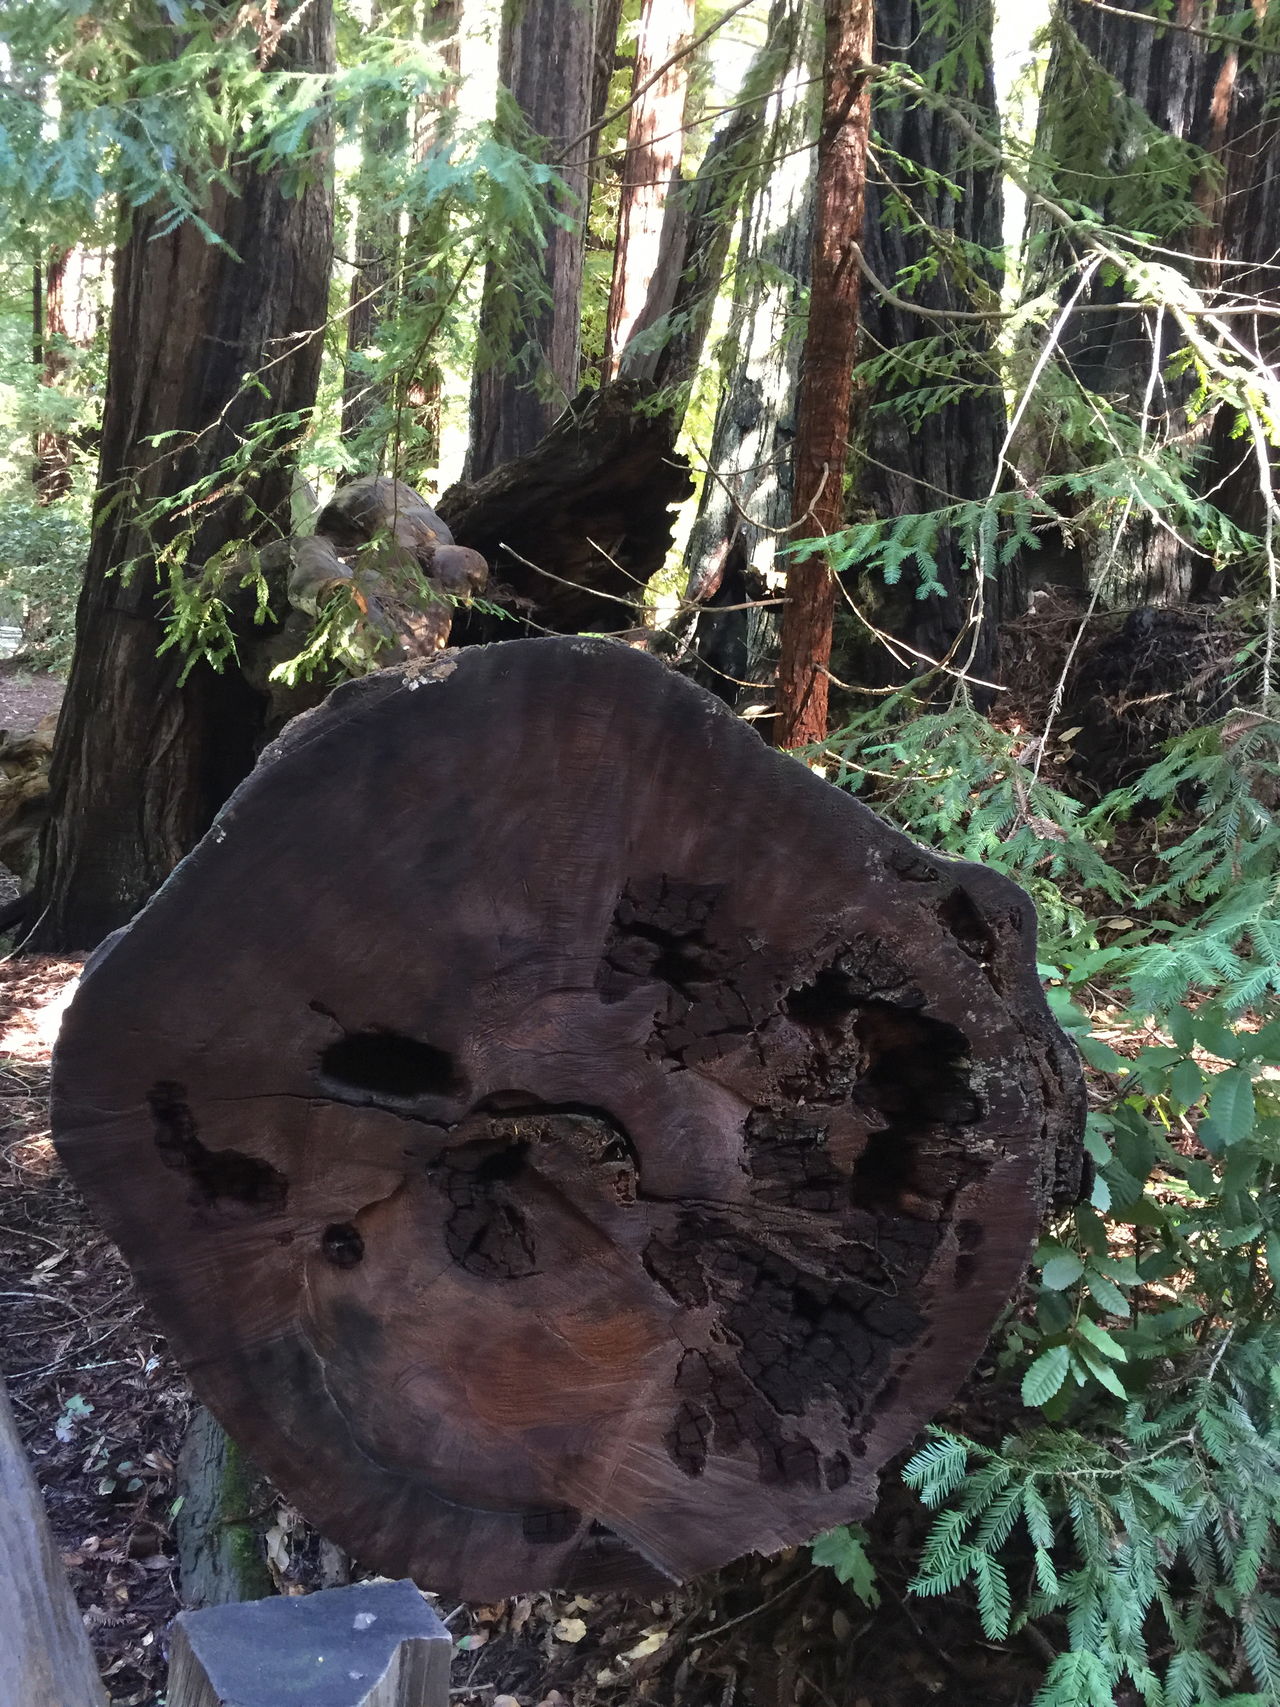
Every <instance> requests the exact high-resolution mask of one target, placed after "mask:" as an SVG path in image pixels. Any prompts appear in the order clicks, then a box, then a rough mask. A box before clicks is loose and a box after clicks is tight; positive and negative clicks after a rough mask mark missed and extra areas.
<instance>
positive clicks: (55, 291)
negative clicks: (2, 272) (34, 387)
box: [32, 249, 71, 504]
mask: <svg viewBox="0 0 1280 1707" xmlns="http://www.w3.org/2000/svg"><path fill="white" fill-rule="evenodd" d="M70 259H71V250H70V249H55V250H53V251H52V253H50V254H49V256H48V257H47V262H46V265H45V267H44V270H43V277H42V274H41V269H40V267H39V266H38V265H37V267H36V271H35V278H34V280H33V283H32V307H33V311H34V313H33V318H34V321H35V327H34V330H35V351H34V353H35V360H36V365H37V367H38V368H39V369H40V383H41V385H44V386H47V387H49V388H50V389H53V388H54V387H56V386H57V384H58V382H59V381H60V380H61V379H62V377H63V375H64V374H65V373H66V371H67V367H68V365H69V363H68V360H67V350H66V342H67V315H66V301H65V291H66V284H67V263H68V262H69V261H70ZM42 286H43V288H42ZM32 484H33V485H34V486H35V489H36V499H37V501H38V502H39V503H41V504H52V503H56V502H57V500H58V499H59V498H65V497H66V495H67V493H68V492H69V491H70V490H71V441H70V439H69V438H68V437H67V435H66V433H62V432H59V431H58V430H57V429H56V428H54V427H47V426H46V427H41V428H40V429H39V431H38V432H37V433H36V456H35V466H34V467H33V469H32Z"/></svg>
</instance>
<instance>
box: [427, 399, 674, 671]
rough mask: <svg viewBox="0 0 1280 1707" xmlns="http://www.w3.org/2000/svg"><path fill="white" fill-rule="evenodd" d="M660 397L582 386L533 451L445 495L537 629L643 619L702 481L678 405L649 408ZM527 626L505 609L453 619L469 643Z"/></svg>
mask: <svg viewBox="0 0 1280 1707" xmlns="http://www.w3.org/2000/svg"><path fill="white" fill-rule="evenodd" d="M652 396H653V387H652V386H651V385H646V384H642V383H640V382H639V381H633V380H619V381H616V382H615V383H614V384H613V385H608V386H605V387H604V389H603V390H601V391H584V392H583V393H582V394H581V396H580V397H578V398H576V399H575V401H574V403H573V404H572V406H571V407H570V408H569V409H567V410H566V411H565V412H564V414H563V415H562V416H561V418H560V419H559V420H558V421H557V422H556V424H555V426H554V427H553V428H552V429H551V431H550V432H549V433H548V434H547V436H546V438H544V439H543V440H542V441H541V443H540V444H538V445H537V446H536V447H535V449H534V450H532V451H531V452H530V453H529V455H528V456H522V457H520V458H518V459H517V460H516V461H515V462H509V463H506V464H505V465H504V466H503V467H501V468H498V469H495V470H494V472H493V473H492V474H490V475H487V476H486V477H485V479H483V480H475V481H470V482H468V481H461V482H459V483H458V484H457V485H455V486H451V487H450V488H449V490H448V491H447V492H446V493H445V494H444V496H443V497H442V498H441V499H440V514H441V516H442V517H443V518H444V520H445V521H446V522H447V523H448V525H449V527H450V528H451V529H452V531H453V536H454V538H455V539H456V540H457V542H458V544H459V545H465V546H470V547H471V548H472V549H473V550H475V551H478V552H479V553H480V554H481V556H482V557H484V558H485V560H486V561H487V562H488V563H490V564H491V565H492V566H493V572H494V575H495V576H496V577H497V579H498V580H499V581H500V582H501V583H502V586H503V588H504V589H505V592H506V595H507V596H508V598H509V601H510V602H512V603H513V604H514V607H515V608H516V609H517V610H520V611H523V612H525V613H526V614H528V615H529V616H530V617H531V618H532V620H533V622H534V625H535V627H542V628H550V629H553V630H555V631H556V632H557V633H560V634H577V633H580V632H581V631H582V630H584V629H586V630H590V631H592V632H595V633H601V632H607V631H612V630H615V629H625V628H628V627H633V626H634V625H635V624H636V623H637V622H638V621H639V613H640V610H641V609H642V607H643V600H644V588H645V583H646V582H647V581H648V579H649V577H650V576H651V575H653V574H654V573H655V572H656V571H657V570H659V569H660V568H661V567H662V565H663V562H664V560H665V558H666V555H667V550H668V548H669V547H670V544H671V528H672V514H671V511H672V508H673V507H674V506H675V505H676V504H679V503H682V502H683V500H684V499H685V498H687V497H688V496H689V493H690V492H691V491H692V489H693V488H692V483H691V481H690V479H689V471H688V464H687V463H686V462H685V460H684V458H683V456H679V455H677V453H676V451H675V449H674V445H675V436H676V425H675V421H674V418H673V415H672V413H671V411H670V410H667V409H663V410H658V411H656V412H655V411H654V410H653V409H651V408H646V407H645V405H646V404H647V403H648V402H649V400H650V398H651V397H652ZM522 558H523V559H524V560H525V561H523V562H522V561H521V559H522ZM531 564H532V565H536V567H532V568H531V567H530V565H531ZM544 571H548V572H544ZM566 582H567V583H570V584H569V585H565V583H566ZM602 593H603V594H605V595H607V596H606V597H603V598H602V597H600V594H602ZM493 596H495V597H497V598H501V597H502V596H503V595H502V592H500V591H496V592H495V594H494V595H493ZM618 599H626V600H631V601H634V608H633V609H627V608H626V607H624V606H623V605H620V604H618V603H616V602H614V601H616V600H618ZM517 633H519V630H518V629H517V628H516V626H515V624H514V623H513V622H509V621H503V620H502V619H501V618H493V617H482V616H476V615H469V616H466V617H460V619H459V620H457V621H456V622H455V625H454V639H455V640H462V641H466V642H474V641H475V640H491V639H492V640H502V639H507V638H508V637H514V636H515V635H516V634H517Z"/></svg>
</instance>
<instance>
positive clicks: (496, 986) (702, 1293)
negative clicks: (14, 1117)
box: [54, 639, 1082, 1598]
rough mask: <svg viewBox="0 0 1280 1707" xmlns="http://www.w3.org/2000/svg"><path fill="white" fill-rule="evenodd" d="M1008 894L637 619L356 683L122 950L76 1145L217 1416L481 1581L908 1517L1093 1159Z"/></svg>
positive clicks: (374, 1533)
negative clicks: (689, 666)
mask: <svg viewBox="0 0 1280 1707" xmlns="http://www.w3.org/2000/svg"><path fill="white" fill-rule="evenodd" d="M1033 947H1034V915H1033V910H1032V907H1031V903H1030V902H1029V901H1028V899H1027V897H1026V896H1025V895H1024V894H1023V893H1022V892H1021V890H1019V889H1018V888H1017V887H1016V886H1015V885H1013V884H1012V883H1010V882H1008V881H1007V880H1006V879H1004V878H1002V877H999V876H997V875H995V874H993V873H991V872H988V871H985V870H983V869H982V868H980V867H976V866H971V865H963V864H960V863H957V862H954V861H949V860H946V859H942V858H940V857H938V856H936V855H934V854H932V853H928V852H925V851H923V850H922V849H920V848H918V847H916V846H914V845H913V844H912V843H911V842H910V841H909V840H908V839H907V838H906V837H905V836H902V835H900V834H899V833H898V832H897V831H895V830H892V829H890V828H889V827H888V826H886V825H885V824H884V823H882V822H881V821H880V820H879V819H877V818H876V817H875V815H874V814H873V813H871V812H870V811H868V810H867V809H866V808H865V807H863V806H862V805H860V804H859V803H858V802H856V801H855V800H853V799H851V798H850V797H849V796H848V795H846V794H844V793H842V792H841V791H839V790H837V789H835V788H833V787H831V786H830V785H829V784H827V783H825V782H823V781H821V780H820V779H819V778H818V777H816V776H814V775H813V774H812V773H811V772H810V771H808V770H807V769H806V768H805V767H804V766H803V765H801V764H800V763H799V762H797V761H796V760H795V759H792V758H788V757H785V756H783V755H781V754H779V753H776V752H773V751H771V750H770V749H768V748H767V747H765V746H764V745H763V744H762V743H761V741H760V739H759V738H758V736H757V735H756V734H755V733H754V732H753V731H752V729H751V728H750V727H749V726H747V725H746V724H744V723H741V722H739V721H738V720H736V719H735V718H734V717H733V716H732V715H731V714H730V713H729V712H728V711H727V710H726V709H725V708H724V707H723V706H722V705H721V704H720V703H719V702H718V701H717V700H715V699H713V698H712V697H711V696H710V695H708V694H705V693H703V692H702V690H701V689H698V688H696V687H694V686H692V685H691V684H690V683H688V682H687V681H685V680H684V679H683V678H681V677H680V676H678V675H676V674H674V673H673V672H671V671H669V670H667V669H666V668H665V667H664V666H663V665H662V664H660V663H658V662H657V661H656V660H654V659H652V658H650V657H647V656H645V655H644V654H641V653H637V652H632V651H630V650H628V649H627V648H624V647H621V646H617V645H614V644H611V643H609V642H603V641H589V640H568V639H557V640H534V641H514V642H509V643H507V644H504V645H500V646H491V647H477V648H467V649H465V650H463V651H462V652H460V653H453V654H443V655H441V657H440V658H439V659H438V660H436V661H435V662H430V663H425V664H421V663H420V664H417V665H410V666H406V667H404V668H402V669H398V670H390V671H386V672H383V673H381V674H379V675H375V676H370V677H366V678H364V679H362V680H360V681H357V682H352V683H349V684H347V685H346V686H344V687H342V688H339V689H338V690H337V692H335V693H334V694H333V695H332V697H331V698H330V699H329V700H328V701H327V702H326V704H325V705H324V706H322V707H321V708H320V709H319V710H317V711H314V712H311V713H309V714H308V715H307V716H305V717H301V718H299V719H297V720H296V721H295V722H294V723H293V724H291V725H290V726H289V728H288V729H287V730H286V732H285V734H284V735H283V736H282V737H281V739H280V740H279V741H278V742H276V743H275V745H274V746H272V747H270V748H269V749H268V750H267V752H266V753H265V754H264V756H263V759H262V761H261V763H260V764H259V767H258V769H257V770H256V771H255V772H254V774H253V775H252V776H251V777H250V779H249V780H248V781H247V782H246V783H245V784H244V785H243V786H242V787H241V789H240V790H239V791H238V792H237V793H236V794H235V795H234V796H233V798H232V799H231V801H230V802H229V803H228V805H227V807H226V809H225V810H224V812H223V814H222V816H221V817H220V818H219V820H218V822H217V823H216V824H215V826H214V828H213V829H212V830H211V832H210V833H209V835H208V836H207V837H206V839H205V840H204V841H203V842H202V843H201V845H200V846H199V848H197V850H196V851H195V853H193V854H192V855H191V856H190V857H189V858H188V859H187V860H186V861H185V862H184V863H183V864H182V866H180V867H179V869H178V870H177V871H176V872H175V874H174V875H173V877H172V878H171V879H170V881H169V882H168V883H167V884H166V885H165V886H164V888H163V889H162V890H161V891H160V893H159V894H158V895H157V896H156V897H155V899H154V900H153V901H152V902H151V903H150V904H149V906H147V907H146V908H145V909H144V911H143V912H142V913H141V914H140V915H139V916H138V918H137V919H136V920H135V921H134V923H133V924H132V925H131V926H130V927H129V928H128V929H127V930H125V931H124V932H122V933H120V934H119V935H118V936H117V937H115V938H114V939H112V941H111V942H110V943H108V944H107V945H105V946H104V948H103V949H102V950H101V951H100V952H99V954H98V956H97V957H95V959H94V960H93V961H92V962H91V963H90V966H89V968H88V969H87V972H86V975H85V978H84V981H83V983H82V984H81V986H80V990H79V993H78V994H77V996H76V998H75V1000H74V1002H73V1003H72V1005H71V1007H70V1009H69V1011H68V1014H67V1017H66V1019H65V1021H64V1024H63V1030H62V1034H61V1038H60V1040H59V1044H58V1050H57V1054H56V1057H55V1063H54V1127H55V1135H56V1141H57V1145H58V1150H59V1153H60V1154H61V1156H62V1157H63V1159H64V1161H65V1163H66V1165H67V1167H68V1168H69V1170H70V1171H71V1173H72V1175H73V1176H74V1178H75V1179H76V1181H77V1182H78V1184H79V1185H80V1186H81V1188H82V1189H83V1190H84V1191H85V1193H86V1194H87V1196H88V1197H89V1199H90V1201H91V1202H92V1204H93V1205H94V1206H95V1208H96V1210H97V1212H98V1214H99V1215H100V1217H101V1218H102V1220H103V1221H104V1222H105V1224H106V1225H107V1227H108V1228H109V1229H110V1231H111V1233H112V1235H113V1236H114V1237H115V1239H116V1240H117V1242H118V1243H119V1244H120V1246H121V1248H122V1250H123V1251H124V1253H125V1255H126V1257H127V1259H128V1261H129V1263H130V1265H131V1267H132V1268H133V1270H134V1273H135V1274H136V1276H137V1278H138V1281H139V1283H140V1285H141V1287H142V1289H143V1291H144V1292H145V1294H146V1296H147V1298H148V1299H149V1300H150V1302H151V1305H152V1307H153V1309H154V1310H155V1312H156V1315H157V1316H158V1318H159V1319H160V1321H161V1323H162V1324H163V1326H164V1328H165V1330H166V1332H167V1333H168V1335H169V1336H170V1339H171V1341H172V1343H173V1346H174V1349H175V1351H176V1352H177V1354H178V1356H179V1357H180V1358H181V1359H182V1360H183V1362H184V1364H185V1365H186V1367H187V1369H188V1370H189V1372H190V1374H191V1377H192V1380H193V1382H194V1383H195V1386H196V1388H197V1390H198V1392H199V1393H200V1395H201V1397H202V1398H203V1400H204V1401H205V1403H207V1404H208V1405H209V1407H210V1408H211V1409H212V1410H213V1412H214V1414H215V1415H216V1416H217V1417H218V1418H219V1419H220V1420H221V1421H222V1423H223V1424H224V1425H225V1427H226V1428H227V1429H228V1430H229V1431H230V1432H231V1433H232V1435H233V1436H235V1438H236V1439H237V1440H238V1441H239V1442H240V1444H241V1445H242V1446H243V1447H244V1448H245V1450H246V1451H247V1452H248V1453H249V1454H250V1455H251V1457H252V1458H253V1460H254V1462H255V1463H257V1464H258V1465H260V1466H261V1468H262V1469H263V1470H264V1471H265V1472H266V1473H267V1474H268V1475H269V1476H270V1477H271V1478H272V1480H273V1481H274V1482H275V1484H276V1485H277V1486H278V1487H280V1488H281V1489H282V1490H283V1491H284V1492H285V1494H286V1495H287V1496H288V1497H289V1498H290V1499H291V1500H293V1501H294V1502H295V1503H296V1504H297V1505H298V1507H299V1508H300V1509H301V1510H302V1511H303V1512H304V1513H305V1514H306V1515H308V1516H309V1517H310V1518H311V1520H312V1521H313V1522H314V1523H316V1524H317V1526H318V1527H320V1528H321V1529H322V1530H323V1531H324V1532H325V1533H326V1534H328V1535H329V1536H330V1537H331V1538H332V1539H333V1540H335V1541H337V1542H338V1543H340V1544H341V1545H342V1546H344V1547H345V1548H347V1549H348V1550H349V1551H350V1552H352V1553H353V1554H354V1555H355V1556H356V1557H357V1558H359V1559H361V1560H362V1561H363V1562H364V1563H365V1564H367V1565H372V1566H375V1567H377V1568H378V1569H379V1570H380V1571H382V1572H384V1573H386V1574H388V1575H408V1576H412V1577H414V1578H415V1579H416V1580H417V1581H419V1582H421V1583H424V1584H426V1585H428V1586H431V1587H433V1588H444V1587H449V1588H452V1589H455V1590H457V1591H459V1592H460V1593H462V1594H465V1595H468V1596H471V1597H476V1598H491V1597H493V1596H496V1595H501V1594H506V1593H510V1592H515V1591H518V1590H525V1589H531V1588H541V1587H545V1586H548V1585H550V1584H560V1585H564V1586H573V1585H582V1584H589V1585H591V1586H592V1587H593V1588H597V1589H599V1588H604V1587H606V1586H618V1587H621V1586H625V1585H635V1586H640V1587H644V1588H651V1587H653V1586H654V1585H656V1584H660V1583H663V1582H669V1581H671V1580H674V1579H681V1578H685V1577H688V1576H690V1575H692V1574H694V1573H696V1572H699V1571H703V1570H706V1569H708V1568H710V1567H712V1566H716V1565H719V1564H721V1563H723V1562H725V1561H727V1560H729V1559H732V1558H734V1557H736V1556H738V1555H739V1554H742V1553H744V1552H747V1551H749V1550H752V1549H758V1550H761V1551H769V1550H773V1549H776V1548H779V1547H782V1546H784V1545H786V1544H789V1543H793V1542H798V1541H802V1540H804V1539H806V1538H808V1537H809V1536H811V1535H813V1534H815V1533H816V1532H817V1531H819V1530H821V1529H825V1528H827V1527H829V1526H831V1525H833V1524H836V1523H841V1522H844V1521H846V1520H849V1519H851V1518H854V1517H856V1516H858V1515H859V1514H862V1513H865V1512H866V1511H867V1510H868V1509H869V1508H870V1506H871V1505H872V1504H873V1502H874V1499H875V1491H876V1477H877V1472H878V1470H879V1468H880V1467H881V1466H882V1465H883V1464H884V1463H885V1461H886V1460H887V1459H888V1458H889V1457H891V1456H892V1455H893V1454H894V1453H896V1452H897V1451H899V1450H900V1449H901V1448H902V1447H903V1446H904V1445H905V1444H906V1443H907V1442H908V1441H909V1440H910V1439H911V1438H912V1436H913V1435H914V1434H915V1433H916V1431H917V1430H918V1429H919V1427H920V1425H921V1423H922V1422H924V1421H925V1420H926V1419H927V1418H929V1417H930V1416H932V1415H934V1414H935V1413H936V1412H937V1410H938V1409H939V1408H940V1407H941V1406H943V1405H944V1404H945V1403H946V1402H947V1401H948V1400H949V1399H950V1398H951V1397H952V1395H953V1394H954V1393H955V1391H956V1389H957V1387H958V1386H959V1384H960V1382H961V1380H962V1379H963V1377H964V1376H965V1374H966V1372H967V1371H968V1369H969V1368H970V1366H971V1365H972V1363H973V1362H974V1360H975V1358H976V1357H977V1356H978V1354H979V1352H980V1351H981V1349H982V1347H983V1344H984V1342H985V1340H986V1338H987V1335H988V1333H989V1331H990V1329H991V1326H992V1323H993V1322H994V1320H995V1318H996V1316H997V1314H998V1313H999V1311H1000V1310H1001V1308H1002V1307H1003V1306H1004V1304H1005V1303H1006V1301H1007V1300H1008V1298H1009V1297H1010V1295H1011V1293H1012V1292H1013V1290H1014V1288H1015V1287H1016V1286H1017V1285H1018V1282H1019V1279H1020V1277H1021V1275H1022V1273H1023V1270H1024V1265H1025V1263H1026V1260H1027V1256H1028V1252H1029V1250H1030V1247H1031V1243H1032V1240H1033V1238H1034V1236H1035V1234H1036V1230H1037V1226H1038V1223H1039V1221H1040V1218H1041V1214H1042V1211H1043V1209H1044V1207H1045V1204H1046V1200H1047V1198H1048V1196H1049V1195H1050V1193H1051V1191H1052V1189H1053V1180H1054V1177H1055V1170H1057V1174H1058V1177H1059V1179H1060V1180H1061V1179H1066V1181H1067V1184H1068V1185H1069V1184H1070V1175H1071V1172H1072V1170H1073V1168H1075V1169H1078V1154H1079V1151H1078V1137H1079V1129H1080V1125H1081V1121H1082V1091H1081V1083H1080V1076H1079V1070H1078V1065H1077V1062H1076V1059H1075V1056H1074V1053H1073V1051H1072V1050H1071V1048H1070V1046H1069V1045H1068V1044H1067V1043H1066V1041H1065V1040H1064V1039H1063V1037H1062V1035H1061V1033H1060V1032H1059V1031H1058V1029H1057V1027H1056V1025H1055V1024H1054V1022H1053V1020H1052V1018H1051V1016H1050V1015H1049V1012H1048V1010H1047V1008H1046V1006H1045V1004H1044V1000H1043V997H1042V995H1041V991H1040V987H1039V984H1038V983H1037V981H1036V976H1035V970H1034V953H1033Z"/></svg>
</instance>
